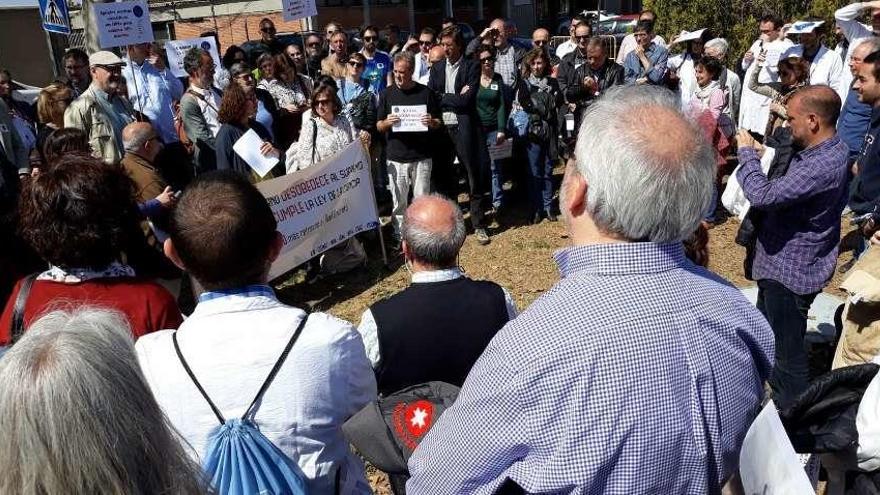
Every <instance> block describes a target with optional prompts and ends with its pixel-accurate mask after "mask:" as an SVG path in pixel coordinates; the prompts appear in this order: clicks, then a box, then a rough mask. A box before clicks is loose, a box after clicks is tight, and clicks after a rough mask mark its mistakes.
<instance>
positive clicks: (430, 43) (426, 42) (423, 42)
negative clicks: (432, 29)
mask: <svg viewBox="0 0 880 495" xmlns="http://www.w3.org/2000/svg"><path fill="white" fill-rule="evenodd" d="M419 44H420V45H422V46H431V45H433V44H434V42H433V41H430V40H419Z"/></svg>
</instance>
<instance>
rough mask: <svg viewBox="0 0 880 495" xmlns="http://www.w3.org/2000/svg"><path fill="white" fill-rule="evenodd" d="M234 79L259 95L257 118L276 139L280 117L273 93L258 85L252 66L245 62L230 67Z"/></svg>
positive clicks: (245, 88)
mask: <svg viewBox="0 0 880 495" xmlns="http://www.w3.org/2000/svg"><path fill="white" fill-rule="evenodd" d="M229 73H230V75H231V76H232V80H233V81H234V82H236V83H238V85H239V86H240V87H241V89H243V90H244V91H245V93H250V92H252V93H254V94H255V95H256V96H257V116H256V117H255V120H256V121H257V122H259V123H260V124H262V125H263V127H265V128H266V130H267V131H269V135H270V136H271V137H272V139H275V130H276V129H275V125H276V120H277V119H278V106H277V105H276V104H275V99H274V98H272V95H271V94H270V93H269V92H268V91H266V90H265V89H263V88H258V87H257V81H256V79H254V74H253V71H252V70H251V66H250V65H248V64H247V63H245V62H241V63H235V64H232V67H230V68H229Z"/></svg>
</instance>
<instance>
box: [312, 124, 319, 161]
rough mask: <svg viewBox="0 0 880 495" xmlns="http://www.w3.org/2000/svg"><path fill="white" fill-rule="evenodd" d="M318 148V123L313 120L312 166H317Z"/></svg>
mask: <svg viewBox="0 0 880 495" xmlns="http://www.w3.org/2000/svg"><path fill="white" fill-rule="evenodd" d="M317 147H318V122H317V121H316V120H315V119H314V118H312V165H314V164H315V152H316V148H317Z"/></svg>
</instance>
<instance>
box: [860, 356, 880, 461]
mask: <svg viewBox="0 0 880 495" xmlns="http://www.w3.org/2000/svg"><path fill="white" fill-rule="evenodd" d="M871 362H873V363H874V364H880V355H877V356H875V357H874V359H873V360H872V361H871ZM856 431H858V434H859V447H858V449H857V451H856V459H857V460H858V465H859V469H862V470H865V471H875V470H877V469H880V373H878V374H877V375H875V376H874V378H873V379H872V380H871V383H869V384H868V388H866V389H865V394H864V395H862V400H861V402H859V412H858V414H856Z"/></svg>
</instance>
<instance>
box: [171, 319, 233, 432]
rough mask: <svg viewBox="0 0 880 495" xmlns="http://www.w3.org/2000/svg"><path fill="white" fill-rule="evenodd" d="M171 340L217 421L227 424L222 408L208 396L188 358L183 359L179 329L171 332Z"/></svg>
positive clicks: (185, 368) (181, 361)
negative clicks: (178, 337)
mask: <svg viewBox="0 0 880 495" xmlns="http://www.w3.org/2000/svg"><path fill="white" fill-rule="evenodd" d="M171 340H173V341H174V352H176V353H177V359H179V360H180V364H182V365H183V369H184V370H186V374H187V375H189V378H190V380H192V382H193V384H194V385H195V386H196V388H197V389H199V393H201V394H202V397H204V398H205V402H207V403H208V405H209V406H211V410H212V411H214V416H217V421H220V425H224V424H226V418H224V417H223V414H221V413H220V410H219V409H217V406H215V405H214V403H213V402H211V398H210V397H208V393H207V392H205V389H204V388H202V384H201V383H199V381H198V380H197V379H196V375H195V374H193V372H192V370H191V369H190V367H189V364H187V362H186V359H183V354H182V353H181V352H180V346H179V345H178V344H177V330H175V331H174V333H172V334H171Z"/></svg>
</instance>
